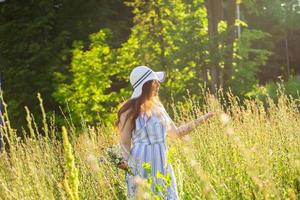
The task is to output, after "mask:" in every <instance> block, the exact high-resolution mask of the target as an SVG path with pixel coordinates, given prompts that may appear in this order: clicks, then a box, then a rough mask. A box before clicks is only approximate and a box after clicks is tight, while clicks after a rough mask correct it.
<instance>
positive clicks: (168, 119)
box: [162, 106, 176, 129]
mask: <svg viewBox="0 0 300 200" xmlns="http://www.w3.org/2000/svg"><path fill="white" fill-rule="evenodd" d="M162 114H163V116H164V118H165V121H166V125H167V129H170V128H172V127H176V125H175V123H174V121H173V120H172V118H171V117H170V115H169V114H168V112H167V111H166V109H165V107H164V106H162Z"/></svg>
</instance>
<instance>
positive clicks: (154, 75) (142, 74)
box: [130, 66, 166, 99]
mask: <svg viewBox="0 0 300 200" xmlns="http://www.w3.org/2000/svg"><path fill="white" fill-rule="evenodd" d="M165 77H166V73H165V72H164V71H159V72H155V71H153V70H152V69H150V68H149V67H147V66H138V67H135V68H134V69H133V70H132V71H131V73H130V83H131V85H132V87H133V94H132V96H131V99H134V98H138V97H139V96H141V94H142V89H143V85H144V83H146V82H147V81H150V80H158V81H159V82H163V81H164V80H165Z"/></svg>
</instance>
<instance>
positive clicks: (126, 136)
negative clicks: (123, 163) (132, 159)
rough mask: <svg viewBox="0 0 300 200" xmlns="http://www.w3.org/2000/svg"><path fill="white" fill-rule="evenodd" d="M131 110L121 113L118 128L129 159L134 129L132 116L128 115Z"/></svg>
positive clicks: (124, 153)
mask: <svg viewBox="0 0 300 200" xmlns="http://www.w3.org/2000/svg"><path fill="white" fill-rule="evenodd" d="M128 113H129V111H126V112H124V113H122V114H121V116H120V122H119V124H118V130H119V133H120V145H121V148H122V152H123V157H124V158H125V160H128V159H129V156H130V148H131V130H132V123H131V122H132V118H131V117H129V116H128Z"/></svg>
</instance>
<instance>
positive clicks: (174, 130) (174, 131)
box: [168, 112, 214, 137]
mask: <svg viewBox="0 0 300 200" xmlns="http://www.w3.org/2000/svg"><path fill="white" fill-rule="evenodd" d="M213 115H214V113H213V112H208V113H206V114H205V115H203V116H201V117H199V118H197V119H194V120H192V121H190V122H187V123H185V124H183V125H181V126H179V127H177V126H176V125H175V123H174V122H173V120H171V123H170V126H169V129H168V132H169V133H170V134H171V135H176V136H178V137H183V136H184V135H187V134H188V133H190V132H191V131H192V130H194V129H195V128H196V127H197V126H198V125H200V124H202V123H203V121H206V120H207V119H208V118H210V117H212V116H213Z"/></svg>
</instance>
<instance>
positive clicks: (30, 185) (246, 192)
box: [0, 92, 300, 200]
mask: <svg viewBox="0 0 300 200" xmlns="http://www.w3.org/2000/svg"><path fill="white" fill-rule="evenodd" d="M204 102H205V103H204V105H202V104H201V105H200V103H199V102H198V101H195V100H193V99H192V98H191V99H189V98H187V99H186V101H185V102H182V103H179V102H177V103H176V102H174V103H172V105H171V106H170V108H172V109H171V110H170V113H172V116H174V117H173V119H174V121H175V122H176V123H177V124H178V125H179V124H181V123H183V122H185V121H188V120H190V119H193V118H195V117H196V116H201V115H202V114H203V113H205V112H207V111H215V112H216V113H217V114H216V116H215V117H214V118H212V119H211V120H210V121H209V122H205V123H204V124H202V125H200V126H199V127H197V129H196V130H194V131H193V132H192V133H191V134H189V135H188V136H185V137H184V138H182V139H171V138H168V148H169V158H170V162H171V163H172V165H173V168H174V170H175V174H176V179H177V185H178V191H179V195H180V198H181V199H300V113H299V99H291V98H289V97H288V96H286V95H284V94H282V93H280V92H279V93H278V101H276V102H274V101H273V100H272V99H266V100H265V101H260V100H244V101H243V102H242V103H241V102H240V101H239V99H238V98H237V97H235V96H233V95H231V94H228V93H226V94H222V95H219V96H218V98H216V97H213V96H212V95H209V94H205V98H204ZM5 108H6V107H5ZM41 108H42V106H41ZM42 111H43V108H42ZM43 112H44V111H43ZM3 116H4V120H5V124H4V126H3V127H2V131H3V138H4V140H5V142H6V143H5V149H6V150H4V151H3V152H2V153H1V154H0V199H3V200H10V199H126V185H125V180H124V178H125V177H124V171H122V170H119V169H117V168H115V167H114V166H112V165H109V164H107V163H105V162H100V161H99V160H100V159H99V158H100V157H101V156H102V157H103V156H104V157H105V153H104V151H105V149H106V148H107V147H108V146H110V145H112V144H115V143H117V139H118V135H117V133H116V132H115V129H114V128H113V127H105V126H101V125H99V126H89V125H88V124H85V123H84V122H83V123H82V125H81V128H75V126H74V125H73V124H72V123H71V120H70V119H66V120H67V122H68V123H67V124H68V125H67V126H65V127H62V128H61V127H56V126H55V122H54V119H49V118H46V115H45V114H44V115H43V120H42V121H43V123H42V124H36V123H35V121H34V118H33V116H32V115H31V114H30V113H29V111H28V113H27V122H28V126H27V127H24V129H23V135H25V137H24V138H22V139H21V138H20V137H18V136H17V134H16V130H15V129H14V128H13V127H11V126H10V122H9V115H8V114H7V112H4V115H3ZM141 184H143V181H141ZM139 195H140V197H139V198H140V199H144V198H146V197H147V190H145V191H141V193H140V194H139Z"/></svg>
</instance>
